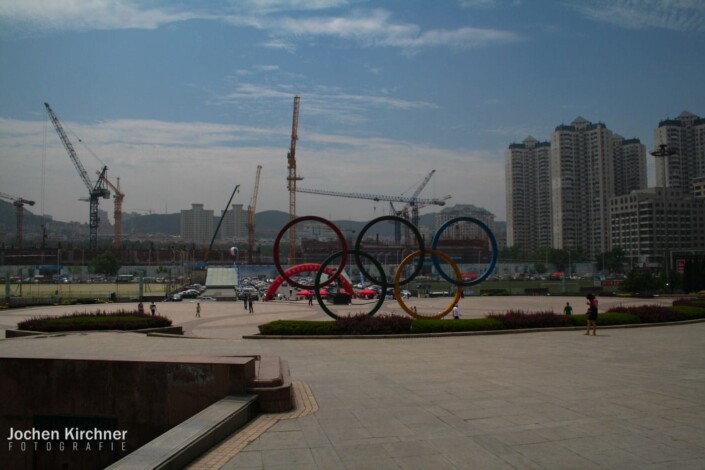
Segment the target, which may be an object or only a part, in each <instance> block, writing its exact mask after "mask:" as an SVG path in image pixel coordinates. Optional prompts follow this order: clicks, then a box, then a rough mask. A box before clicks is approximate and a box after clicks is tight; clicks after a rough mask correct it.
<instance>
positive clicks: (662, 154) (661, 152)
mask: <svg viewBox="0 0 705 470" xmlns="http://www.w3.org/2000/svg"><path fill="white" fill-rule="evenodd" d="M650 153H651V155H653V156H654V157H656V158H657V159H661V168H662V172H663V180H662V182H661V183H662V184H661V190H662V194H661V203H662V204H663V221H662V223H663V231H662V236H663V266H664V267H665V269H666V289H668V287H669V286H670V285H671V282H670V273H669V271H670V270H671V266H670V263H669V249H668V248H669V247H668V244H669V242H668V236H667V235H666V233H667V231H668V222H667V220H666V218H667V214H668V212H667V210H666V187H667V186H668V181H667V180H668V178H667V173H666V169H667V165H666V158H668V157H671V156H673V155H675V154H676V151H675V150H673V149H670V148H668V145H666V144H660V145H659V146H658V150H654V151H653V152H650ZM654 206H655V204H654ZM654 219H656V208H655V207H654ZM657 233H658V231H656V233H654V256H656V241H657V239H658V236H657Z"/></svg>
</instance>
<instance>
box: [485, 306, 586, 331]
mask: <svg viewBox="0 0 705 470" xmlns="http://www.w3.org/2000/svg"><path fill="white" fill-rule="evenodd" d="M487 318H492V319H495V320H498V321H499V322H501V323H502V325H504V328H506V329H510V330H514V329H520V328H555V327H562V326H573V321H572V320H571V317H570V316H568V315H558V314H556V313H554V312H552V311H546V312H525V311H523V310H510V311H508V312H507V313H503V314H491V315H487Z"/></svg>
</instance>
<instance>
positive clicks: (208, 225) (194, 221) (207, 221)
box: [181, 204, 213, 245]
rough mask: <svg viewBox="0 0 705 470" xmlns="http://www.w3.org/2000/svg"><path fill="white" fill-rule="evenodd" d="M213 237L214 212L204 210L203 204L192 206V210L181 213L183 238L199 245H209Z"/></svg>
mask: <svg viewBox="0 0 705 470" xmlns="http://www.w3.org/2000/svg"><path fill="white" fill-rule="evenodd" d="M212 236H213V211H212V210H204V209H203V204H191V209H187V210H182V211H181V238H183V239H184V240H188V241H191V242H193V243H196V244H199V245H203V244H205V245H208V244H209V243H210V241H211V237H212Z"/></svg>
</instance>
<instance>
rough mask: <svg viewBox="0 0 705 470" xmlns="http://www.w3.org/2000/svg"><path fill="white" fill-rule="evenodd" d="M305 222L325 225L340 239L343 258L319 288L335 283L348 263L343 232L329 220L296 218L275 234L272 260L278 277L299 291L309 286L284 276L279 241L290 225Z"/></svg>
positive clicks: (306, 216) (311, 217)
mask: <svg viewBox="0 0 705 470" xmlns="http://www.w3.org/2000/svg"><path fill="white" fill-rule="evenodd" d="M307 220H313V221H315V222H320V223H322V224H324V225H327V226H328V227H329V228H330V229H331V230H333V231H334V232H335V234H336V236H337V237H338V239H340V244H341V246H342V254H343V256H342V257H341V259H340V264H339V265H338V269H336V271H335V274H334V275H333V276H330V277H329V278H328V279H326V281H325V282H323V283H322V284H321V287H325V286H327V285H328V284H330V283H331V282H333V281H335V280H336V279H337V278H338V276H340V274H341V273H342V272H343V268H344V267H345V263H347V261H348V245H347V244H346V243H345V237H344V236H343V232H341V231H340V229H339V228H338V227H337V226H336V225H335V224H334V223H333V222H331V221H330V220H328V219H324V218H323V217H318V216H315V215H305V216H303V217H296V218H295V219H292V220H290V221H289V223H287V224H286V225H285V226H284V227H282V229H281V230H280V231H279V233H278V234H277V238H276V239H275V240H274V248H273V253H272V257H273V258H274V267H275V268H277V271H278V272H279V275H280V276H281V277H282V278H283V279H284V280H285V281H286V282H288V283H289V284H290V285H292V286H294V287H298V288H299V289H308V288H309V287H311V286H308V285H306V284H301V283H299V282H296V281H294V280H293V279H291V278H290V277H289V276H287V275H286V273H285V272H284V270H283V269H282V265H281V261H280V259H279V242H280V241H281V239H282V237H283V236H284V234H285V233H286V231H287V230H289V228H291V226H292V225H296V224H298V223H299V222H304V221H307Z"/></svg>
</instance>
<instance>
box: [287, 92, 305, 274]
mask: <svg viewBox="0 0 705 470" xmlns="http://www.w3.org/2000/svg"><path fill="white" fill-rule="evenodd" d="M291 121H292V122H291V145H290V146H289V153H288V154H287V156H286V162H287V169H288V170H289V171H288V174H287V176H286V182H287V189H288V190H289V220H294V219H295V218H296V191H297V189H296V182H297V181H301V180H302V179H303V177H301V176H298V175H297V174H296V141H297V140H298V138H299V137H298V134H297V132H298V128H299V97H298V96H294V114H293V117H292V120H291ZM295 262H296V226H292V227H291V228H290V229H289V265H290V266H291V265H293V264H294V263H295Z"/></svg>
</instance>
